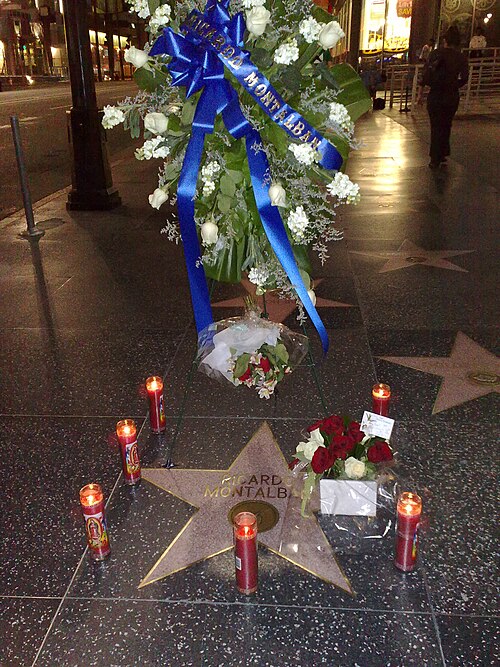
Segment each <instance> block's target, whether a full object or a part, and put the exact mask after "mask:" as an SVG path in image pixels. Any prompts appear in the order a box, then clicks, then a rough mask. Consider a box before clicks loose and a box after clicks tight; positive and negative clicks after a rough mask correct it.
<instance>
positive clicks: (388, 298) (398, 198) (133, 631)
mask: <svg viewBox="0 0 500 667" xmlns="http://www.w3.org/2000/svg"><path fill="white" fill-rule="evenodd" d="M460 123H461V127H462V128H463V127H466V125H465V124H467V123H469V124H470V131H471V132H473V133H474V136H475V138H476V143H477V154H476V155H475V156H474V159H475V160H480V162H481V165H482V169H486V170H487V169H488V167H486V166H485V165H488V164H489V163H490V162H491V163H492V162H493V161H494V160H497V159H498V158H497V156H498V145H496V148H495V141H496V144H498V137H497V138H496V139H495V136H494V134H493V133H491V134H490V132H491V124H490V123H489V122H484V123H483V124H482V125H478V123H481V121H480V120H477V119H471V120H464V119H462V120H461V121H460ZM467 127H469V126H467ZM357 134H358V137H359V138H360V139H362V140H363V142H364V145H363V147H362V149H361V150H360V151H359V152H358V153H356V154H355V155H354V156H353V157H352V159H351V160H350V163H349V172H350V174H351V177H352V179H353V180H356V181H358V182H359V183H360V186H361V191H362V202H361V203H360V204H359V206H357V207H356V208H351V209H350V210H348V211H347V212H346V213H345V217H344V221H343V223H344V226H345V229H346V240H345V241H342V242H339V243H337V244H335V245H334V247H333V248H332V252H331V258H330V260H329V261H328V262H327V264H326V265H325V266H324V267H320V266H317V267H316V271H315V277H316V278H318V279H319V278H322V280H321V282H320V283H319V285H318V287H317V294H318V297H319V298H320V299H322V301H321V302H320V303H319V308H320V314H321V315H322V317H323V319H324V321H325V323H326V326H327V328H328V330H329V333H330V337H331V343H332V350H331V353H330V354H329V356H328V358H327V359H326V361H325V362H324V363H323V364H322V365H321V366H320V367H319V369H318V379H319V383H320V386H321V387H322V389H323V391H324V394H325V396H326V400H327V403H328V407H329V409H330V410H331V411H335V412H339V413H343V412H349V413H350V414H352V415H353V416H356V417H360V416H361V413H362V411H363V410H364V409H367V408H369V407H370V406H369V396H370V388H371V386H372V384H373V383H374V382H375V381H376V380H383V381H385V382H388V383H389V384H390V385H391V387H392V388H393V399H394V400H393V403H392V407H393V410H392V416H393V417H394V418H395V419H397V422H398V434H397V449H398V451H399V456H400V458H401V459H402V461H403V462H404V466H405V468H406V469H407V470H410V471H411V473H412V476H413V478H414V480H415V482H416V483H417V484H418V485H419V488H421V489H422V490H423V494H424V502H425V511H426V517H427V523H428V526H427V527H426V530H425V532H424V535H423V541H422V546H421V558H420V562H419V566H418V568H417V569H416V571H414V572H413V573H412V574H410V575H402V574H401V573H400V572H399V571H398V570H396V569H395V568H394V566H393V563H392V555H393V551H392V543H391V540H386V541H382V542H380V543H377V544H376V545H372V547H371V549H370V550H366V553H360V554H348V553H342V550H341V549H339V545H338V544H336V543H335V531H334V530H331V524H330V526H329V524H328V522H329V521H331V519H322V520H321V521H322V525H323V526H324V527H325V533H326V534H327V535H328V536H329V539H331V540H332V546H333V549H334V550H335V551H336V552H337V556H338V562H339V564H340V566H341V568H342V570H343V572H344V573H345V575H346V576H347V578H348V579H349V581H350V583H351V586H352V588H353V589H354V590H355V591H356V596H355V597H353V596H350V595H348V594H347V593H345V592H343V591H342V590H340V589H336V588H334V587H332V586H331V585H329V584H327V583H325V582H323V581H321V580H320V579H318V578H316V577H314V576H313V575H311V574H309V573H307V572H306V571H304V570H301V569H299V568H297V567H295V566H294V565H292V564H290V563H287V562H286V561H285V560H283V559H282V558H279V557H278V556H277V555H275V554H274V553H272V552H271V551H268V550H266V549H264V548H262V549H261V550H260V561H259V566H260V580H259V584H260V587H259V591H258V593H257V595H255V596H253V597H250V598H245V597H243V596H241V595H239V594H238V592H237V591H236V589H235V586H234V561H233V556H232V554H231V552H225V553H222V554H220V555H219V556H216V557H214V558H211V559H210V560H207V561H205V562H202V563H198V564H196V565H193V566H192V567H190V568H188V569H186V570H183V571H181V572H178V573H176V574H173V575H172V576H170V577H168V578H166V579H162V580H160V581H158V582H156V583H153V584H151V585H149V586H147V587H145V588H141V589H138V587H137V586H138V583H139V582H140V581H141V579H142V578H143V577H144V576H145V575H146V573H147V572H148V571H149V569H150V567H151V564H152V563H154V562H155V561H156V560H157V559H158V558H159V557H160V556H161V554H162V553H163V551H164V550H165V548H166V547H167V545H168V544H169V543H170V541H171V540H172V539H174V537H175V536H176V535H177V534H178V533H179V531H180V530H181V529H182V528H183V526H184V524H185V523H186V521H187V520H188V519H189V517H190V516H191V515H192V512H193V510H192V508H191V507H190V506H189V505H187V504H186V503H184V502H183V501H181V500H180V499H178V498H174V497H173V496H170V495H168V494H167V493H165V492H162V491H161V489H159V488H156V487H153V486H151V485H149V484H147V483H143V484H141V485H140V486H139V487H138V488H137V489H130V488H127V487H125V486H124V485H123V484H122V480H121V478H120V477H119V472H120V461H119V454H118V451H117V447H116V443H115V442H114V439H113V437H112V433H113V430H114V426H115V424H116V421H117V420H118V419H120V418H123V417H125V416H127V417H132V418H134V419H135V420H136V422H137V424H138V426H139V428H140V445H141V450H142V452H143V462H144V463H145V464H147V465H150V466H152V465H155V464H156V463H157V462H158V461H159V460H161V459H162V457H164V456H165V454H166V442H168V440H169V437H170V434H171V432H172V430H173V429H174V428H175V424H176V421H177V416H178V415H179V413H180V411H181V404H182V399H183V396H184V393H185V391H186V390H187V389H188V377H189V371H190V368H191V363H192V358H193V354H194V345H195V335H194V329H193V326H192V315H191V304H190V298H189V292H188V286H187V280H186V275H185V270H184V263H183V258H182V249H181V248H179V247H176V246H172V245H171V244H169V243H168V242H167V240H166V239H165V238H164V237H163V236H160V235H159V230H160V229H161V227H162V222H163V214H162V213H159V212H156V211H153V210H152V209H151V208H149V207H148V205H147V194H148V193H149V192H151V191H152V189H153V188H154V184H155V174H154V169H153V168H151V166H150V165H148V164H147V163H144V162H139V163H138V162H135V161H133V159H127V160H124V161H123V162H121V163H120V164H118V165H117V166H116V167H115V173H114V177H115V183H116V185H117V186H118V188H119V190H120V194H121V196H122V199H123V202H124V204H123V206H122V207H121V208H120V209H117V210H115V211H112V212H109V213H71V214H70V213H68V212H67V211H66V210H65V206H64V205H65V194H64V193H60V194H59V195H56V196H54V197H52V198H50V199H49V200H48V201H46V202H45V203H44V204H43V205H42V206H41V207H39V208H37V211H36V218H37V220H38V221H40V225H41V226H43V227H45V228H46V235H45V237H44V238H43V239H42V240H41V241H40V243H39V245H30V244H29V243H28V242H27V241H24V240H21V239H19V238H18V237H17V233H18V232H19V231H20V230H21V229H22V226H23V220H22V218H20V217H16V216H13V217H12V218H10V219H7V220H3V221H0V256H1V258H2V259H1V264H0V286H1V299H0V317H1V324H0V327H1V329H0V377H1V383H0V396H1V408H0V412H1V414H0V432H1V440H0V447H1V450H0V451H1V458H2V463H3V466H2V469H3V482H2V487H3V491H2V502H3V504H2V514H1V530H2V535H3V539H2V542H1V546H0V553H1V562H2V568H1V572H0V582H1V598H0V619H1V625H0V627H1V636H2V641H1V643H0V665H1V666H2V667H24V666H31V665H36V667H42V666H50V667H54V666H55V665H57V666H58V667H63V666H68V667H69V666H79V665H85V666H89V665H95V666H98V667H110V666H113V667H114V666H116V667H136V666H139V665H141V667H142V666H144V667H149V666H153V665H155V666H160V665H161V666H168V667H218V666H221V667H222V665H224V666H225V667H231V666H234V667H236V666H238V667H247V666H256V667H266V666H270V667H290V666H292V665H295V666H300V667H310V666H314V667H316V666H317V665H326V666H328V667H337V666H352V667H354V666H357V667H413V666H415V667H423V666H432V667H434V666H436V667H437V666H442V665H448V666H450V667H451V666H457V667H459V666H460V667H468V666H469V665H478V666H484V667H486V666H489V665H491V666H493V665H498V664H500V653H499V648H498V646H499V643H498V636H499V635H498V629H499V624H498V599H499V596H498V578H497V577H498V575H497V572H496V569H495V564H496V555H495V552H496V550H497V546H498V543H497V542H496V538H497V534H496V532H495V527H496V503H495V495H496V494H495V488H496V486H495V482H496V472H497V471H498V450H497V447H496V446H495V442H496V438H495V435H496V434H495V423H496V422H497V406H498V402H497V399H498V397H497V396H495V393H496V392H497V391H498V388H499V384H498V382H499V377H500V370H499V367H498V360H497V358H495V356H494V353H495V352H496V348H497V345H498V327H497V325H498V310H497V304H498V298H497V291H498V269H497V267H498V257H497V256H496V254H495V247H496V244H497V241H498V235H497V220H498V208H497V198H498V191H497V189H496V187H495V185H494V184H493V183H491V182H490V181H489V180H488V179H479V178H477V174H475V173H471V172H470V171H469V170H468V168H467V164H465V163H464V162H463V161H462V162H461V161H460V157H461V154H462V153H461V150H458V151H457V153H456V156H457V158H458V160H456V159H454V155H453V154H452V159H451V160H450V163H449V165H448V166H447V167H446V168H445V169H444V168H443V169H442V170H441V171H439V172H437V173H435V172H431V171H430V170H429V169H428V167H427V162H428V157H427V146H426V145H425V143H423V141H422V139H421V138H420V136H419V135H418V133H415V132H413V131H411V130H410V129H408V128H406V127H404V126H403V125H402V124H400V123H399V122H395V120H394V119H393V118H392V117H391V115H390V114H389V115H388V114H369V115H368V116H367V117H366V118H364V119H363V120H362V121H361V122H360V123H359V124H358V130H357ZM478 155H479V157H478ZM494 166H495V165H493V164H492V165H491V167H492V168H493V167H494ZM497 167H498V165H496V168H497ZM243 294H245V288H244V286H217V287H216V289H215V292H214V295H213V301H214V302H216V303H217V304H218V307H217V309H216V313H215V314H216V317H217V318H223V317H227V316H229V315H233V314H237V313H238V312H239V310H240V309H239V308H238V306H235V305H234V302H232V300H233V299H234V298H235V297H237V296H239V295H243ZM228 300H229V304H228V303H227V301H228ZM284 318H285V319H284V321H285V323H286V324H287V325H289V326H295V319H294V318H295V316H294V314H293V313H288V314H287V313H284ZM311 337H312V341H313V346H314V348H315V349H316V350H317V348H318V344H317V341H316V339H315V338H314V335H313V334H311ZM151 373H159V374H163V375H164V376H165V387H166V391H165V394H166V410H167V415H168V422H169V423H168V428H169V430H168V433H167V436H166V438H164V439H158V438H157V437H156V436H154V435H153V434H152V433H151V432H150V430H149V424H148V420H147V419H146V405H145V401H144V397H143V394H142V392H141V384H142V383H143V382H144V379H145V378H146V377H147V375H149V374H151ZM185 414H186V417H185V420H184V422H183V424H182V428H181V431H180V433H179V437H178V439H177V442H176V444H175V448H174V452H173V456H174V460H175V462H176V463H177V464H178V465H179V466H180V467H183V468H212V469H225V468H228V467H229V465H230V464H231V463H232V461H233V459H234V458H235V456H236V455H237V454H238V453H239V452H240V451H241V449H242V448H243V446H244V445H245V444H246V443H247V442H248V440H249V439H250V437H251V436H252V434H253V433H254V432H255V431H256V429H257V428H258V427H259V426H260V425H261V424H262V423H263V421H264V420H266V421H267V422H268V424H269V425H270V427H271V429H272V431H273V433H274V436H275V437H276V439H277V441H278V443H279V445H280V447H281V450H282V452H283V454H284V455H285V456H286V457H288V458H290V457H291V455H292V452H293V451H294V448H295V445H296V444H297V440H298V437H299V434H300V432H301V431H302V430H303V429H304V428H305V427H306V426H307V425H308V424H309V423H310V422H311V421H312V420H314V419H316V418H317V417H319V416H321V414H322V409H321V404H320V402H319V398H318V393H317V391H316V387H315V385H314V381H313V378H312V376H311V374H310V372H309V370H308V369H307V368H306V367H304V368H302V369H299V370H298V371H297V372H296V373H295V374H293V375H292V376H291V377H290V378H287V381H286V382H284V383H283V385H282V388H280V391H279V392H278V395H277V397H276V400H272V401H269V402H267V401H259V399H258V398H256V397H254V395H253V394H251V393H250V392H249V391H248V392H245V391H242V392H239V391H233V390H230V389H228V388H226V387H224V386H222V385H217V384H213V382H212V381H211V380H209V379H208V378H206V377H205V376H203V375H201V374H198V373H197V374H195V375H194V379H193V383H192V386H191V387H190V388H189V391H188V392H187V395H186V403H185ZM89 481H99V482H100V483H102V485H103V487H104V490H105V493H106V495H107V497H110V502H109V506H108V521H109V528H110V534H111V544H112V556H111V559H110V560H109V561H107V562H106V563H105V564H103V565H100V566H99V565H95V564H93V563H91V562H90V561H89V560H88V557H87V556H86V555H85V554H84V546H85V542H84V534H83V529H82V519H81V515H80V510H79V505H78V490H79V488H80V487H81V486H82V485H83V484H85V483H87V482H89Z"/></svg>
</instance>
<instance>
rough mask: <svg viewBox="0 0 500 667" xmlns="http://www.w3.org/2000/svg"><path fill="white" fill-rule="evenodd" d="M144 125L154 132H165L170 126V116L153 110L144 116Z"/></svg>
mask: <svg viewBox="0 0 500 667" xmlns="http://www.w3.org/2000/svg"><path fill="white" fill-rule="evenodd" d="M144 127H145V128H146V130H148V131H149V132H151V133H152V134H163V133H164V132H166V131H167V128H168V118H167V117H166V116H165V114H164V113H159V112H156V111H152V112H151V113H148V114H146V115H145V116H144Z"/></svg>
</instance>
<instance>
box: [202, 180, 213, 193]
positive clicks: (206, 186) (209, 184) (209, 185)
mask: <svg viewBox="0 0 500 667" xmlns="http://www.w3.org/2000/svg"><path fill="white" fill-rule="evenodd" d="M214 190H215V183H214V182H213V181H205V182H204V183H203V196H204V197H208V196H209V195H211V194H212V192H213V191H214Z"/></svg>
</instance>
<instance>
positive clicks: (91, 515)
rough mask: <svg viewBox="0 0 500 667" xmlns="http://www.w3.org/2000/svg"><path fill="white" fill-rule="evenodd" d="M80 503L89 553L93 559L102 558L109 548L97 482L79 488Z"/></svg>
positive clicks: (101, 493)
mask: <svg viewBox="0 0 500 667" xmlns="http://www.w3.org/2000/svg"><path fill="white" fill-rule="evenodd" d="M80 504H81V506H82V512H83V519H84V521H85V534H86V535H87V545H88V547H89V552H90V555H91V557H92V558H93V559H94V560H104V559H105V558H107V557H108V556H109V554H110V553H111V549H110V546H109V537H108V530H107V528H106V517H105V515H104V494H103V492H102V489H101V487H100V486H99V484H87V485H86V486H84V487H83V488H82V489H80Z"/></svg>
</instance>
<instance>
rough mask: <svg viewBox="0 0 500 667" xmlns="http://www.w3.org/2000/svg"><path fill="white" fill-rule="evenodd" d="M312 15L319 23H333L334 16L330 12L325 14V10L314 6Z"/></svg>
mask: <svg viewBox="0 0 500 667" xmlns="http://www.w3.org/2000/svg"><path fill="white" fill-rule="evenodd" d="M311 14H312V15H313V16H314V18H315V19H316V21H318V23H330V22H331V21H332V15H331V14H329V13H328V12H325V10H324V9H321V7H318V6H317V5H314V7H313V9H312V12H311Z"/></svg>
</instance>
